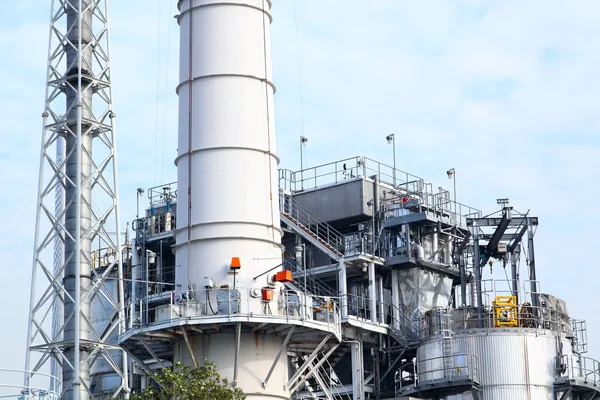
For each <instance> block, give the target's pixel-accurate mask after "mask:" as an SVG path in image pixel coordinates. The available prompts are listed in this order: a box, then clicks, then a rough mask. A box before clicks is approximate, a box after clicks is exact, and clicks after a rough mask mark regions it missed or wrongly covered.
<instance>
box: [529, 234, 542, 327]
mask: <svg viewBox="0 0 600 400" xmlns="http://www.w3.org/2000/svg"><path fill="white" fill-rule="evenodd" d="M533 227H534V225H527V242H528V247H529V254H527V255H528V257H529V280H530V281H531V292H532V293H531V305H532V306H533V312H534V314H535V315H536V316H537V315H538V311H539V310H538V303H539V302H538V293H537V292H538V288H537V277H536V272H535V251H534V246H533V235H534V232H533Z"/></svg>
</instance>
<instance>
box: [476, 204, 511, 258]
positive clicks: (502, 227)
mask: <svg viewBox="0 0 600 400" xmlns="http://www.w3.org/2000/svg"><path fill="white" fill-rule="evenodd" d="M510 222H511V208H510V207H505V208H504V210H503V215H502V218H501V219H500V221H499V223H498V225H497V226H496V230H495V231H494V233H493V234H492V237H491V238H490V240H489V242H488V244H487V246H486V248H485V257H484V258H483V259H482V260H481V263H480V264H479V265H480V266H481V267H484V266H485V264H486V263H487V262H488V260H489V259H490V257H491V256H492V255H493V254H494V253H495V252H496V251H497V249H498V244H499V243H500V240H501V239H502V236H503V235H504V232H506V229H507V228H508V225H509V224H510ZM477 225H478V226H481V225H479V221H478V223H477Z"/></svg>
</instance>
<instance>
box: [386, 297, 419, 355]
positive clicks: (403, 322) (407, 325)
mask: <svg viewBox="0 0 600 400" xmlns="http://www.w3.org/2000/svg"><path fill="white" fill-rule="evenodd" d="M389 306H390V307H391V308H392V315H391V317H392V323H391V324H390V326H389V329H388V333H389V335H390V336H391V337H393V338H394V339H395V340H396V341H397V342H398V343H399V344H400V345H401V346H404V347H405V348H407V349H408V348H413V347H416V346H417V344H418V342H419V332H418V330H417V328H416V327H415V326H414V324H415V322H416V321H418V320H419V318H418V317H417V316H416V315H415V313H413V312H412V311H411V310H409V309H408V308H407V307H406V306H404V305H402V304H401V305H400V307H399V308H396V307H395V306H394V305H393V304H389ZM394 311H397V313H398V315H399V316H400V317H399V319H397V318H396V317H395V316H394V315H395V314H396V313H395V312H394Z"/></svg>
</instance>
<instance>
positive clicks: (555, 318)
mask: <svg viewBox="0 0 600 400" xmlns="http://www.w3.org/2000/svg"><path fill="white" fill-rule="evenodd" d="M436 310H438V311H440V312H443V313H445V315H448V318H449V322H444V323H443V326H440V323H439V321H438V319H436V318H434V317H432V314H431V313H434V312H436ZM453 311H455V312H453ZM458 311H461V312H458ZM536 311H537V313H536ZM567 317H568V316H567V315H565V314H562V313H559V312H555V311H553V312H548V309H547V308H545V307H541V306H538V307H534V306H531V305H523V304H520V305H519V306H518V307H517V310H516V313H515V314H514V315H513V316H511V315H507V316H506V318H507V319H508V318H512V319H514V326H513V327H508V326H504V325H502V324H497V323H496V322H497V319H498V316H497V315H495V313H494V308H493V307H488V306H486V307H484V308H483V310H482V311H481V312H480V313H478V312H477V309H476V308H474V307H467V308H462V309H459V310H453V309H448V308H442V309H433V310H431V311H429V312H428V313H427V314H425V315H424V316H422V317H421V319H420V321H421V322H420V329H419V337H420V339H422V340H424V339H427V338H429V337H432V336H436V335H438V334H439V332H440V330H441V329H445V328H446V326H447V325H448V324H450V326H451V327H452V330H453V331H456V330H463V329H477V328H481V329H487V330H489V331H492V330H495V329H514V328H529V329H533V330H535V332H536V333H537V334H540V335H543V334H545V333H546V331H548V330H550V331H555V332H563V333H566V332H568V331H570V330H571V329H572V327H571V326H570V325H569V326H567V324H565V321H566V320H567V319H566V318H567ZM501 318H504V317H501ZM503 322H510V321H503ZM498 325H500V326H498Z"/></svg>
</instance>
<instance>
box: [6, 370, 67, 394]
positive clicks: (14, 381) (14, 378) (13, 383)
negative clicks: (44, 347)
mask: <svg viewBox="0 0 600 400" xmlns="http://www.w3.org/2000/svg"><path fill="white" fill-rule="evenodd" d="M25 377H29V385H28V386H24V385H23V382H25ZM60 392H61V381H60V380H59V378H57V377H55V376H52V375H49V374H44V373H41V372H39V371H36V372H33V371H24V370H18V369H6V368H0V398H2V399H19V400H33V399H37V400H59V399H60Z"/></svg>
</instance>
